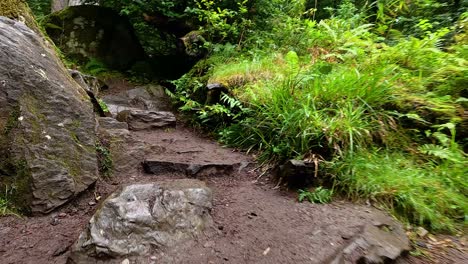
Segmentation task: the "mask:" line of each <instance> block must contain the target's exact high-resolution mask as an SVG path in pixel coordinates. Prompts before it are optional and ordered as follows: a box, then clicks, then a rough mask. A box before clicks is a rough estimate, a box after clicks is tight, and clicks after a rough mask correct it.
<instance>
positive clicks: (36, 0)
mask: <svg viewBox="0 0 468 264" xmlns="http://www.w3.org/2000/svg"><path fill="white" fill-rule="evenodd" d="M26 2H27V3H28V5H29V7H30V8H31V10H32V12H33V13H34V15H35V16H36V18H39V19H40V18H42V17H44V16H47V15H48V14H50V12H51V3H52V1H51V0H26Z"/></svg>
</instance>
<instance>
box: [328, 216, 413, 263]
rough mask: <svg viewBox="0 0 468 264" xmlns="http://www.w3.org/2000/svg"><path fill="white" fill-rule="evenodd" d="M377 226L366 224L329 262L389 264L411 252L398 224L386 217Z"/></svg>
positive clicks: (406, 238)
mask: <svg viewBox="0 0 468 264" xmlns="http://www.w3.org/2000/svg"><path fill="white" fill-rule="evenodd" d="M379 220H383V222H381V223H378V224H366V225H364V226H363V227H362V228H361V230H360V232H358V233H357V234H356V235H354V237H352V238H351V239H349V240H350V242H349V243H348V244H346V245H345V246H344V247H343V248H342V249H340V251H339V252H337V254H336V257H335V258H334V259H333V260H332V261H331V262H330V263H332V264H341V263H369V264H371V263H372V264H373V263H376V264H377V263H389V262H391V261H395V260H397V259H398V258H399V257H401V256H402V255H404V254H406V253H407V252H409V251H410V250H411V246H410V241H409V239H408V237H407V236H406V234H405V231H404V229H403V228H402V226H401V224H400V223H397V222H395V221H394V220H392V219H390V218H388V217H386V218H385V219H379Z"/></svg>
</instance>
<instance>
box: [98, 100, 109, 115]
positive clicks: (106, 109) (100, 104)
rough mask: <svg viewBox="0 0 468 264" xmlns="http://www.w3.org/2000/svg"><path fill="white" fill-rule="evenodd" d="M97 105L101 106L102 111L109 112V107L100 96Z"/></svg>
mask: <svg viewBox="0 0 468 264" xmlns="http://www.w3.org/2000/svg"><path fill="white" fill-rule="evenodd" d="M98 103H99V106H100V107H101V109H102V111H104V112H105V113H109V112H110V111H109V107H108V106H107V104H106V102H104V100H102V99H101V98H99V99H98Z"/></svg>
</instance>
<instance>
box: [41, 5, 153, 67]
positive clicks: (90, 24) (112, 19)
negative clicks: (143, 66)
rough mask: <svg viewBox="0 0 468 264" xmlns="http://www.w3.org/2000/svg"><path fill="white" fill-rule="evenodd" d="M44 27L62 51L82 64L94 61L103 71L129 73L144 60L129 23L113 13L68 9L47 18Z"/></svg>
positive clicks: (86, 7)
mask: <svg viewBox="0 0 468 264" xmlns="http://www.w3.org/2000/svg"><path fill="white" fill-rule="evenodd" d="M43 24H44V26H45V29H46V31H47V34H48V35H49V36H50V38H51V39H52V40H53V41H54V43H55V44H56V45H57V46H58V47H59V48H60V50H61V51H63V52H64V53H65V54H66V55H67V56H68V57H69V58H73V59H76V60H78V61H81V62H83V63H87V62H88V61H90V60H91V59H97V60H98V61H100V62H102V63H103V64H104V66H105V67H108V68H111V69H117V70H128V69H129V68H130V67H131V66H132V65H133V64H134V63H135V62H137V61H140V60H143V59H144V58H145V54H144V51H143V48H142V47H141V45H140V42H139V41H138V39H137V38H136V36H135V34H134V32H133V27H132V25H131V24H130V22H128V20H127V19H126V18H125V17H122V16H120V15H119V14H118V13H116V12H115V11H113V10H112V9H109V8H104V7H100V6H94V5H82V6H71V7H68V8H66V9H64V10H62V11H60V12H56V13H53V14H51V15H49V16H48V17H47V18H46V19H45V21H44V23H43ZM93 67H102V66H98V65H94V66H93Z"/></svg>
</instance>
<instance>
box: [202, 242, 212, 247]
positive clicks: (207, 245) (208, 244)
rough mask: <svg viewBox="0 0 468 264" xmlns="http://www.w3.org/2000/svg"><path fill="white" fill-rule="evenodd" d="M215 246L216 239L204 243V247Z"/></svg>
mask: <svg viewBox="0 0 468 264" xmlns="http://www.w3.org/2000/svg"><path fill="white" fill-rule="evenodd" d="M214 246H215V242H214V241H208V242H206V243H205V244H204V245H203V247H204V248H212V247H214Z"/></svg>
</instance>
